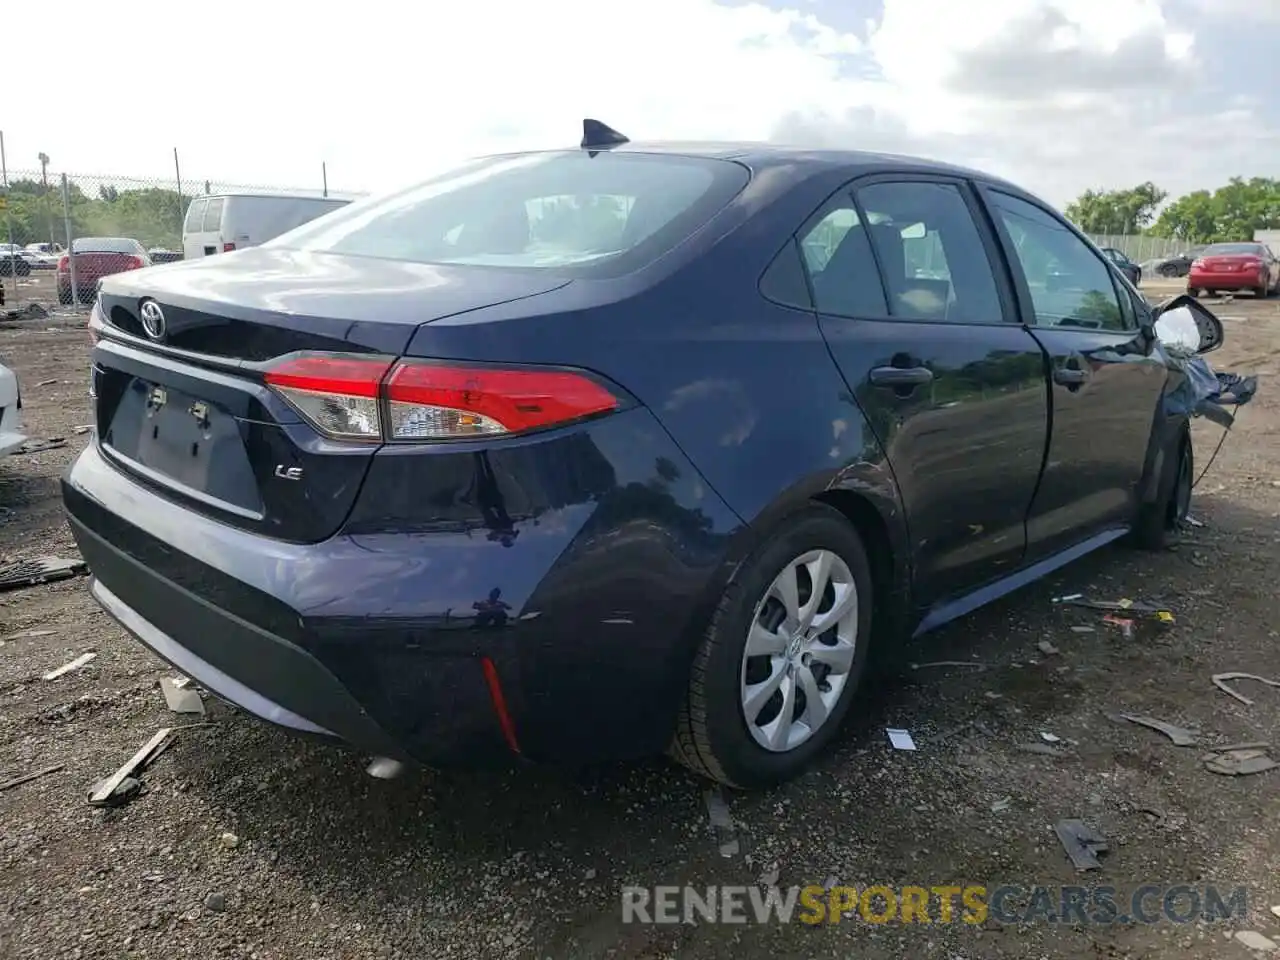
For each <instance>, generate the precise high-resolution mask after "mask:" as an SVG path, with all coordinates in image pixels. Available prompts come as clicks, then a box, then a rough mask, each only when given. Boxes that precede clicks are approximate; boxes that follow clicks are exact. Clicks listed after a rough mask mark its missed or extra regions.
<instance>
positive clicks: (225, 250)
mask: <svg viewBox="0 0 1280 960" xmlns="http://www.w3.org/2000/svg"><path fill="white" fill-rule="evenodd" d="M235 248H236V245H235V244H234V243H224V244H223V245H222V252H223V253H230V252H231V251H232V250H234V249H235Z"/></svg>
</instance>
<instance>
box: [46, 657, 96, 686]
mask: <svg viewBox="0 0 1280 960" xmlns="http://www.w3.org/2000/svg"><path fill="white" fill-rule="evenodd" d="M96 656H97V654H96V653H93V652H89V653H82V654H80V656H78V657H76V658H75V659H74V660H72V661H71V662H70V663H64V664H63V665H62V666H60V667H58V668H57V669H55V670H50V671H49V672H48V673H46V674H45V675H44V679H45V680H57V679H58V678H59V677H61V676H63V675H64V674H68V673H70V672H71V671H72V670H79V669H80V668H81V667H83V666H84V665H85V664H86V663H88V662H89V661H90V660H92V659H93V658H94V657H96Z"/></svg>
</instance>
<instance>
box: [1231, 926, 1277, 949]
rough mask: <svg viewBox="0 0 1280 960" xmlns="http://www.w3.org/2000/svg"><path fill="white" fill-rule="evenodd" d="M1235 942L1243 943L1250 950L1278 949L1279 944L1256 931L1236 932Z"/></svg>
mask: <svg viewBox="0 0 1280 960" xmlns="http://www.w3.org/2000/svg"><path fill="white" fill-rule="evenodd" d="M1236 940H1237V941H1239V942H1240V943H1243V944H1244V945H1245V946H1246V947H1248V948H1249V949H1250V950H1276V949H1280V943H1276V942H1275V941H1274V940H1272V939H1271V938H1270V937H1266V936H1263V935H1262V934H1260V933H1258V932H1257V931H1256V930H1237V931H1236Z"/></svg>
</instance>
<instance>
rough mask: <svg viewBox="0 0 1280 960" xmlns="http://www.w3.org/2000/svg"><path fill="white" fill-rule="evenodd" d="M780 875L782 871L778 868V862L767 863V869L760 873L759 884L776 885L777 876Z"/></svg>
mask: <svg viewBox="0 0 1280 960" xmlns="http://www.w3.org/2000/svg"><path fill="white" fill-rule="evenodd" d="M781 876H782V871H781V870H779V869H778V864H777V863H771V864H769V867H768V869H766V870H765V872H764V873H762V874H760V880H759V882H760V884H761V886H765V887H773V886H777V884H778V878H779V877H781Z"/></svg>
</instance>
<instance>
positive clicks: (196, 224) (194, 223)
mask: <svg viewBox="0 0 1280 960" xmlns="http://www.w3.org/2000/svg"><path fill="white" fill-rule="evenodd" d="M204 207H205V201H204V200H192V201H191V205H190V206H188V207H187V219H186V220H185V221H183V224H182V229H183V230H185V231H186V232H187V233H199V232H200V231H201V230H202V229H203V228H202V226H201V224H202V223H203V222H204Z"/></svg>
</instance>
